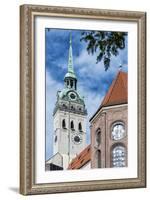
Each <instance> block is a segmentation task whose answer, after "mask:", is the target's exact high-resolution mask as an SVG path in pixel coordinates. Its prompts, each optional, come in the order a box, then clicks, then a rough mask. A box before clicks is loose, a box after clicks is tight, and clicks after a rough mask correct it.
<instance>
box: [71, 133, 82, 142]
mask: <svg viewBox="0 0 150 200" xmlns="http://www.w3.org/2000/svg"><path fill="white" fill-rule="evenodd" d="M72 141H73V143H75V144H80V143H81V142H82V137H81V136H80V135H77V134H75V135H73V136H72Z"/></svg>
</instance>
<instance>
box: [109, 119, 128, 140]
mask: <svg viewBox="0 0 150 200" xmlns="http://www.w3.org/2000/svg"><path fill="white" fill-rule="evenodd" d="M124 137H125V128H124V125H123V124H121V123H116V124H115V125H114V126H113V128H112V133H111V138H112V139H113V140H120V139H122V138H124Z"/></svg>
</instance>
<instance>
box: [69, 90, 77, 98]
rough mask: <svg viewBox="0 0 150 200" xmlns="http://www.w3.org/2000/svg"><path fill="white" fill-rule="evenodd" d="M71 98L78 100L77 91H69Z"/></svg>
mask: <svg viewBox="0 0 150 200" xmlns="http://www.w3.org/2000/svg"><path fill="white" fill-rule="evenodd" d="M69 98H70V99H71V100H76V98H77V95H76V93H74V92H70V93H69Z"/></svg>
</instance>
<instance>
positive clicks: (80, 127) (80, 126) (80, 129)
mask: <svg viewBox="0 0 150 200" xmlns="http://www.w3.org/2000/svg"><path fill="white" fill-rule="evenodd" d="M78 129H79V131H80V132H82V124H81V122H79V125H78Z"/></svg>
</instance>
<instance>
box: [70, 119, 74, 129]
mask: <svg viewBox="0 0 150 200" xmlns="http://www.w3.org/2000/svg"><path fill="white" fill-rule="evenodd" d="M70 125H71V130H74V123H73V121H71V124H70Z"/></svg>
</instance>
